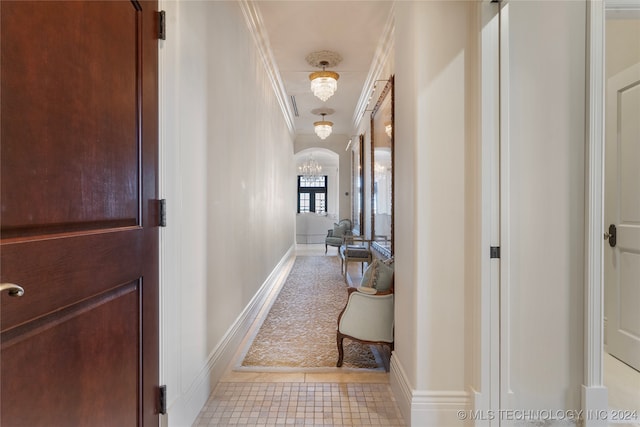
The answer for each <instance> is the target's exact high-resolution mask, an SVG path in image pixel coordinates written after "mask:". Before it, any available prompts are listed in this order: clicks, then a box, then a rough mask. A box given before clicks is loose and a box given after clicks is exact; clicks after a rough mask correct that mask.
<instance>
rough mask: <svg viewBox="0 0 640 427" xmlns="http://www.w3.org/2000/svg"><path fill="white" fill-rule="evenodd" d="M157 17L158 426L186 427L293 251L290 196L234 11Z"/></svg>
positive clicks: (200, 6) (260, 81)
mask: <svg viewBox="0 0 640 427" xmlns="http://www.w3.org/2000/svg"><path fill="white" fill-rule="evenodd" d="M162 8H163V9H165V10H167V17H168V18H169V19H170V21H169V25H168V26H167V28H169V31H168V37H167V40H166V41H164V42H161V46H160V51H161V53H160V55H161V96H162V99H161V105H162V119H161V123H162V125H161V126H162V130H161V133H162V142H161V145H162V167H163V171H162V175H163V182H162V194H163V197H165V198H166V199H167V200H168V207H169V211H168V215H167V218H168V219H167V220H168V226H167V228H166V229H163V230H162V235H161V238H162V251H163V254H162V264H163V274H162V277H163V285H162V286H163V302H162V311H163V319H162V334H163V338H162V339H163V343H162V346H163V358H162V359H163V360H162V366H163V372H162V376H163V378H164V380H165V383H166V384H167V388H168V392H169V402H168V403H169V417H168V418H169V419H168V422H169V424H170V425H176V426H184V425H190V423H191V422H192V421H193V419H195V417H196V416H197V414H198V412H199V410H200V408H201V406H202V404H203V403H204V401H203V400H202V399H204V400H205V401H206V398H207V397H208V394H209V392H210V391H211V390H212V387H213V385H214V384H215V383H214V384H208V383H209V382H210V381H215V378H209V370H210V369H212V364H213V363H214V362H215V361H214V360H212V357H213V354H214V353H215V352H216V351H217V349H218V348H219V347H220V346H221V345H222V344H223V341H224V339H225V337H226V335H227V334H228V333H229V331H230V328H231V327H232V326H233V325H234V322H236V320H237V319H238V318H239V316H240V315H241V314H242V313H243V310H245V308H246V307H247V305H248V304H249V302H250V301H251V299H252V298H253V297H254V295H256V292H257V291H258V290H259V288H260V286H261V285H262V284H263V283H265V280H267V278H268V277H269V275H270V273H271V272H272V271H273V270H274V268H275V267H276V266H277V265H278V263H279V262H280V260H281V259H282V257H283V256H284V255H285V254H286V253H287V251H288V250H289V249H290V248H291V247H292V245H293V244H294V224H295V211H296V205H295V188H296V187H295V180H294V179H293V175H292V171H293V170H294V156H293V140H292V137H291V136H290V134H289V131H288V128H287V126H286V123H285V121H284V118H283V115H282V112H281V110H280V107H279V105H278V103H277V100H276V97H275V94H274V91H273V89H272V87H271V83H270V80H269V79H268V77H267V74H266V73H265V71H264V66H263V64H262V62H261V58H260V55H259V53H258V51H257V49H256V46H255V43H254V41H253V39H252V37H251V35H250V33H249V31H248V29H247V25H246V23H245V20H244V18H243V15H242V11H241V9H240V6H239V3H237V2H230V1H220V2H218V1H201V2H200V1H199V2H190V1H185V2H175V1H166V2H163V4H162ZM249 106H250V108H249ZM218 362H219V363H221V364H223V365H224V364H225V361H218ZM200 390H202V391H200ZM165 421H166V420H165Z"/></svg>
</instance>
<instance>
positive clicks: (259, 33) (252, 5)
mask: <svg viewBox="0 0 640 427" xmlns="http://www.w3.org/2000/svg"><path fill="white" fill-rule="evenodd" d="M238 3H239V4H240V9H241V10H242V14H243V15H244V19H245V21H246V23H247V27H248V28H249V32H250V33H251V35H252V36H253V40H254V41H255V44H256V47H257V48H258V52H259V53H260V58H261V59H262V63H263V64H264V68H265V70H266V72H267V75H268V77H269V81H270V82H271V86H272V87H273V92H274V93H275V95H276V99H277V101H278V105H279V106H280V109H281V110H282V115H283V116H284V120H285V122H286V123H287V127H288V128H289V133H290V134H291V135H292V137H293V136H295V124H294V121H293V111H292V109H291V107H290V105H289V103H288V102H287V92H286V90H285V88H284V83H283V81H282V77H281V76H280V70H279V69H278V66H277V65H276V61H275V59H274V57H273V52H272V50H271V44H270V42H269V36H268V35H267V30H266V28H265V27H264V23H263V20H262V15H261V13H260V9H259V7H258V4H257V2H256V1H252V0H239V1H238Z"/></svg>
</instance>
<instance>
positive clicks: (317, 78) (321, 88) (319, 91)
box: [306, 50, 342, 102]
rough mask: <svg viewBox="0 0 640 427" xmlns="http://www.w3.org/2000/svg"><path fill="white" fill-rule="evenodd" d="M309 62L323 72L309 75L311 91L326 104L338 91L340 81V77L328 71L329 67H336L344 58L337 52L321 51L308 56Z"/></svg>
mask: <svg viewBox="0 0 640 427" xmlns="http://www.w3.org/2000/svg"><path fill="white" fill-rule="evenodd" d="M306 60H307V62H308V63H309V64H310V65H312V66H314V67H318V68H322V71H316V72H313V73H311V74H309V80H311V91H312V92H313V94H314V95H315V96H317V97H318V98H320V99H321V100H322V102H326V101H327V99H329V98H331V96H333V94H334V93H335V92H336V90H337V89H338V79H339V78H340V75H339V74H338V73H336V72H334V71H327V70H326V68H327V67H335V66H336V65H338V64H339V63H340V61H342V57H341V56H340V55H338V54H337V53H335V52H330V51H328V50H321V51H318V52H313V53H310V54H309V55H307V58H306Z"/></svg>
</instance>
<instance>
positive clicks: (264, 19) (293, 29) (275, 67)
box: [253, 0, 392, 145]
mask: <svg viewBox="0 0 640 427" xmlns="http://www.w3.org/2000/svg"><path fill="white" fill-rule="evenodd" d="M253 6H254V7H255V10H256V12H255V13H256V16H257V17H258V20H259V21H261V22H259V26H261V30H260V31H261V32H262V38H263V39H265V40H264V41H263V43H264V45H265V47H266V49H268V50H270V53H271V60H272V61H273V64H272V74H274V75H275V78H276V79H279V80H280V82H281V93H280V97H281V98H282V100H281V102H282V103H285V102H286V104H287V105H286V107H284V108H283V109H284V110H285V111H288V115H289V116H290V117H291V123H290V127H292V128H293V132H294V133H295V134H296V135H305V134H314V130H313V122H314V121H318V120H322V118H321V117H320V116H318V115H314V114H312V113H311V111H312V110H314V109H318V108H331V109H333V110H335V112H334V113H333V114H332V115H328V116H326V118H325V119H326V120H329V121H331V122H333V123H334V126H333V133H334V134H342V135H345V136H346V137H347V138H349V137H350V136H351V135H352V134H353V132H355V131H356V129H355V125H356V122H357V120H358V119H359V118H360V117H362V114H363V113H364V108H365V106H366V101H367V99H368V92H369V91H370V90H371V88H370V87H369V86H370V85H371V84H373V80H375V77H376V76H375V75H374V74H375V69H376V63H377V62H379V61H378V60H377V59H376V57H377V56H379V55H380V48H379V45H381V43H383V42H384V40H383V38H384V37H383V36H384V32H385V29H388V28H389V25H390V24H389V22H390V18H389V17H390V14H391V9H392V2H391V1H327V0H325V1H304V0H288V1H255V2H253ZM321 50H329V51H333V52H336V53H338V54H339V55H340V56H341V57H342V61H341V62H340V63H339V64H338V65H337V66H335V67H333V68H328V70H330V71H336V72H337V73H339V74H340V78H339V80H338V89H337V91H336V93H335V94H334V95H333V96H332V97H331V98H329V99H328V100H327V101H326V102H322V101H321V100H320V99H318V98H316V97H315V96H314V95H313V94H312V93H311V90H310V88H309V85H310V82H309V74H310V73H312V72H314V71H319V70H320V69H319V68H316V67H313V66H311V65H309V64H308V63H307V61H306V59H305V58H306V56H307V55H308V54H310V53H312V52H315V51H321ZM292 97H293V99H294V100H295V106H296V107H297V113H298V115H297V116H296V114H295V108H294V104H293V102H292ZM321 141H322V140H321V139H320V138H318V142H319V145H322V144H321Z"/></svg>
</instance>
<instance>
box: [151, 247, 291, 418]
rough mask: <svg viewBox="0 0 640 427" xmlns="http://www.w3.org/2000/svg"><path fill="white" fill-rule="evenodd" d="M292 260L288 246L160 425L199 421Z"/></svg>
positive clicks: (284, 276)
mask: <svg viewBox="0 0 640 427" xmlns="http://www.w3.org/2000/svg"><path fill="white" fill-rule="evenodd" d="M294 256H295V246H291V248H289V250H288V251H287V253H286V254H285V255H284V256H283V257H282V259H281V260H280V262H279V263H278V265H276V267H275V268H274V269H273V271H272V272H271V274H269V277H267V279H266V280H265V281H264V283H263V284H262V286H261V287H260V289H259V290H258V292H256V294H255V295H254V296H253V298H252V299H251V301H249V303H248V304H247V306H246V307H245V309H244V310H243V311H242V313H241V314H240V315H239V316H238V318H237V319H236V321H235V322H234V323H233V324H232V325H231V327H230V328H229V329H228V330H227V333H226V334H225V335H224V337H223V338H222V340H221V341H220V342H219V343H218V345H217V346H216V347H215V348H214V349H213V351H212V352H211V354H210V355H209V357H208V358H207V363H206V364H205V365H204V366H203V367H202V369H201V370H200V372H199V373H198V375H197V376H196V377H195V379H194V381H193V382H192V383H191V384H190V385H189V387H188V388H187V389H186V391H185V393H183V394H182V395H181V396H179V397H178V398H177V399H176V400H175V401H174V402H173V403H172V405H171V406H170V407H169V408H168V411H167V412H168V414H167V415H166V416H165V417H163V418H164V420H163V425H167V426H170V427H189V426H191V425H192V424H193V422H194V421H195V420H196V418H197V417H198V414H199V413H200V411H201V410H202V407H203V406H204V404H205V403H206V402H207V400H208V399H209V396H210V395H211V393H212V392H213V389H214V388H215V387H216V385H217V384H218V382H219V381H220V379H221V378H222V377H223V375H224V374H225V372H226V371H227V369H228V367H229V364H230V363H231V362H232V361H233V358H234V357H235V355H236V353H237V351H238V348H239V347H240V345H241V344H242V342H243V340H244V337H245V335H246V334H247V333H248V332H249V330H250V329H251V326H252V325H253V322H254V321H255V319H256V318H257V316H258V314H259V313H260V311H261V309H262V307H263V306H264V305H265V304H266V303H267V301H268V300H269V297H270V295H271V293H272V291H273V290H274V289H275V288H276V287H278V286H279V285H280V284H281V283H282V281H283V280H284V279H285V278H286V274H284V273H286V272H287V269H288V268H289V267H290V261H291V260H292V257H294Z"/></svg>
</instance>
